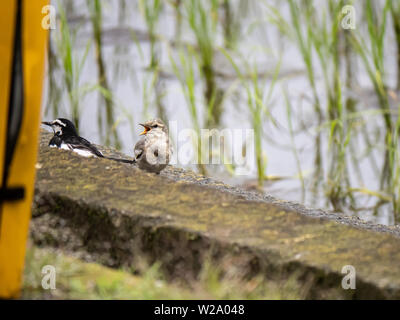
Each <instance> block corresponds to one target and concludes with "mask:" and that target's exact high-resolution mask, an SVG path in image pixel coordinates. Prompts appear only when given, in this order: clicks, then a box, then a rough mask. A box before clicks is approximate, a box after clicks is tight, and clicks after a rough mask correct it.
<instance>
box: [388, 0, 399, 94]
mask: <svg viewBox="0 0 400 320" xmlns="http://www.w3.org/2000/svg"><path fill="white" fill-rule="evenodd" d="M390 13H391V15H392V24H393V31H394V34H395V37H396V48H397V90H400V3H399V2H398V1H390Z"/></svg>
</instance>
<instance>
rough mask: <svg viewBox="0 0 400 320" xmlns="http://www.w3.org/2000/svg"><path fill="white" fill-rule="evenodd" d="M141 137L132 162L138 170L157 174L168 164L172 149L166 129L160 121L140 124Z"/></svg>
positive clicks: (154, 120)
mask: <svg viewBox="0 0 400 320" xmlns="http://www.w3.org/2000/svg"><path fill="white" fill-rule="evenodd" d="M140 125H141V126H143V127H144V130H143V132H142V133H140V135H143V137H142V138H141V139H140V140H139V141H138V142H137V143H136V145H135V149H134V154H135V156H134V160H133V161H134V162H135V163H137V164H138V166H139V168H140V169H143V170H146V171H149V172H154V173H157V174H159V173H160V171H161V170H163V169H164V168H165V167H166V166H167V165H168V163H169V161H170V158H171V154H172V149H171V146H170V143H169V136H168V128H167V126H166V125H165V124H164V122H162V120H160V119H153V120H149V121H147V122H145V123H140Z"/></svg>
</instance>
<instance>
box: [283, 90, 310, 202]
mask: <svg viewBox="0 0 400 320" xmlns="http://www.w3.org/2000/svg"><path fill="white" fill-rule="evenodd" d="M282 90H283V95H284V97H285V105H286V118H287V122H288V128H289V134H290V142H291V145H292V151H293V156H294V158H295V161H296V166H297V172H298V175H299V179H300V184H301V199H302V202H303V203H304V202H305V198H306V187H305V183H304V177H303V171H302V168H301V161H300V158H299V154H298V152H297V148H296V143H295V137H294V130H293V122H292V118H293V106H292V104H291V102H290V99H289V95H288V92H287V89H286V88H285V89H282Z"/></svg>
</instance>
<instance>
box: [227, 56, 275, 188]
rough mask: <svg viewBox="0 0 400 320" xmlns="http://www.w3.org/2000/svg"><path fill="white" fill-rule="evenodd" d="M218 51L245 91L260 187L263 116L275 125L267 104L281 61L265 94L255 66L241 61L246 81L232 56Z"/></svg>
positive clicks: (263, 168) (243, 60)
mask: <svg viewBox="0 0 400 320" xmlns="http://www.w3.org/2000/svg"><path fill="white" fill-rule="evenodd" d="M220 50H221V52H222V53H223V54H224V55H225V57H226V58H227V59H228V60H229V62H230V63H231V65H232V66H233V68H234V69H235V72H236V74H237V76H238V78H239V81H240V82H241V84H242V86H243V88H244V89H245V91H246V97H247V107H248V109H249V112H250V117H251V122H252V127H253V129H254V144H255V145H254V147H255V148H254V149H255V158H256V166H257V181H258V186H259V187H261V186H262V185H263V183H264V180H265V179H266V174H265V171H266V161H265V159H264V157H263V150H262V136H263V122H264V120H265V116H267V117H268V118H269V119H270V120H271V121H272V122H273V123H275V120H274V119H273V117H272V115H271V113H270V112H269V103H270V102H271V101H270V100H271V96H272V92H273V89H274V87H275V84H276V82H277V79H278V75H279V70H280V67H281V60H280V61H279V62H278V63H277V66H276V68H275V70H274V75H273V78H272V80H271V84H270V85H269V88H268V91H266V92H265V91H264V90H263V88H265V84H262V83H261V81H260V78H259V77H258V73H257V66H256V65H253V66H251V65H250V63H249V62H247V60H246V59H242V62H243V64H244V65H245V67H246V71H247V73H248V74H250V75H251V78H250V80H249V81H247V80H246V77H245V75H244V74H243V73H242V71H240V68H239V66H238V65H237V64H236V62H235V61H234V59H233V58H232V56H231V55H230V54H229V53H228V52H227V51H226V50H225V49H223V48H221V49H220Z"/></svg>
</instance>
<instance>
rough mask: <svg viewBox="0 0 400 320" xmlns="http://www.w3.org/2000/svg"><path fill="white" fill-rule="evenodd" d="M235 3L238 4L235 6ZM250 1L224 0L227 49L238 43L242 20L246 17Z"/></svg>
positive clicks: (225, 44)
mask: <svg viewBox="0 0 400 320" xmlns="http://www.w3.org/2000/svg"><path fill="white" fill-rule="evenodd" d="M235 3H237V5H236V6H235ZM248 6H249V3H248V1H247V0H238V1H231V0H223V1H222V8H223V14H224V16H223V22H222V27H223V32H224V46H225V48H227V49H230V50H232V49H234V48H235V47H236V45H237V43H238V40H239V36H240V31H241V26H242V20H243V19H244V18H246V16H247V13H248Z"/></svg>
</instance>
